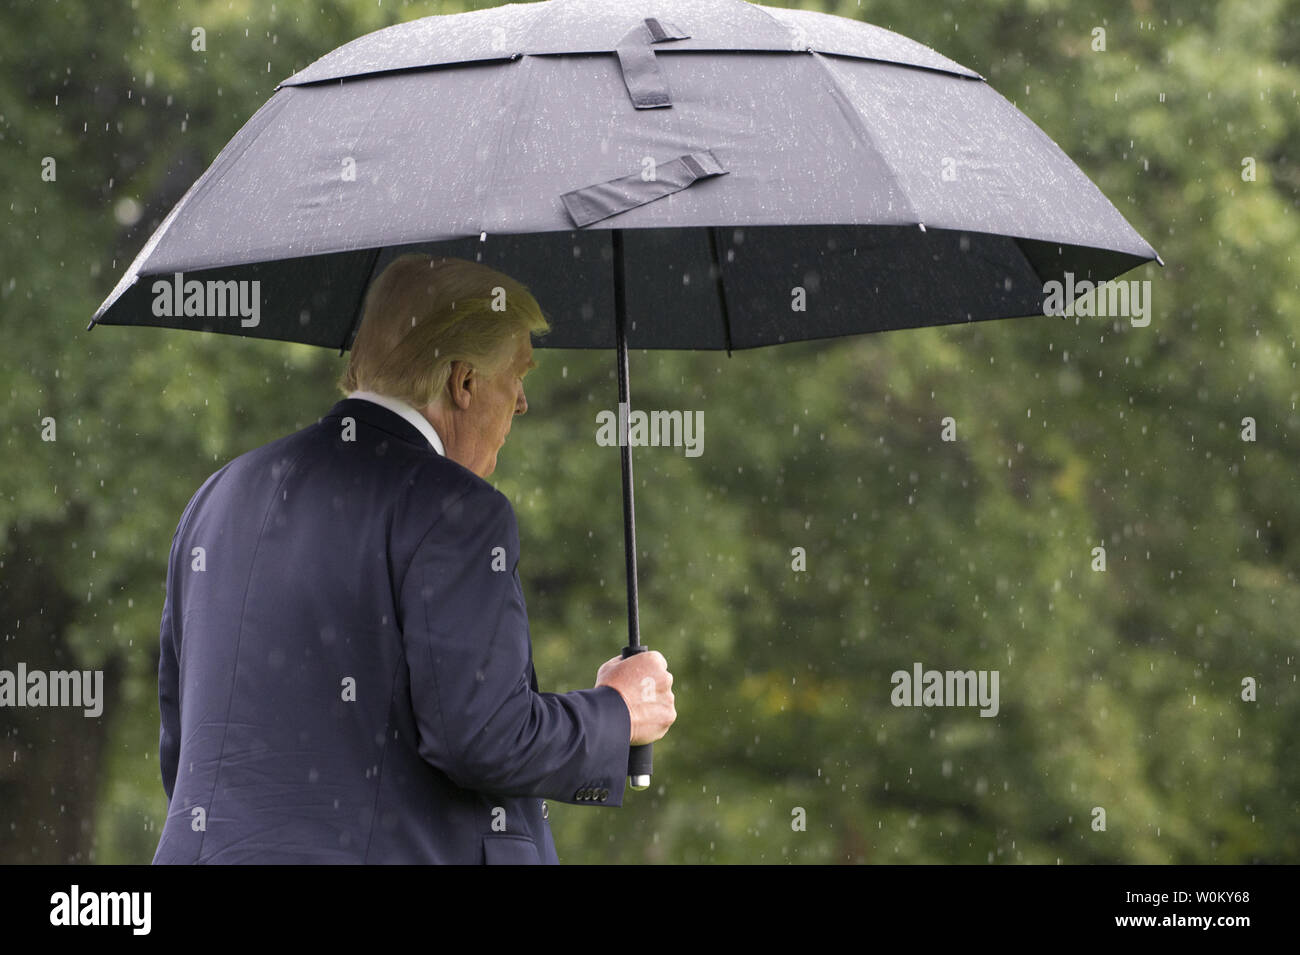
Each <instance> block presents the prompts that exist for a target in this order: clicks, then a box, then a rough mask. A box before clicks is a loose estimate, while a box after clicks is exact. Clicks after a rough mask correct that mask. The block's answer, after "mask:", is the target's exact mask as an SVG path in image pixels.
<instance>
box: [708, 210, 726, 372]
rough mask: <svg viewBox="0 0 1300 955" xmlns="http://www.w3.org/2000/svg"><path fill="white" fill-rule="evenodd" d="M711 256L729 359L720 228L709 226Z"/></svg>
mask: <svg viewBox="0 0 1300 955" xmlns="http://www.w3.org/2000/svg"><path fill="white" fill-rule="evenodd" d="M707 232H708V234H709V255H710V256H711V257H712V259H713V268H714V269H715V273H714V279H713V283H714V286H715V287H716V288H717V290H718V308H719V309H720V310H721V311H722V333H723V335H725V336H726V342H727V357H728V358H730V357H731V312H730V311H728V309H727V290H726V287H725V286H724V285H723V283H722V259H721V258H720V257H719V256H718V227H717V226H709V228H708V229H707Z"/></svg>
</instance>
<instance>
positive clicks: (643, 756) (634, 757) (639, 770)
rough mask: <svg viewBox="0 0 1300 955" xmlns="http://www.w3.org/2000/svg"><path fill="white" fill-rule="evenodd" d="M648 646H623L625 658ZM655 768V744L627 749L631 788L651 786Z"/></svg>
mask: <svg viewBox="0 0 1300 955" xmlns="http://www.w3.org/2000/svg"><path fill="white" fill-rule="evenodd" d="M646 649H647V648H646V647H643V646H641V645H640V644H637V645H636V646H635V647H624V648H623V659H624V660H626V659H627V658H628V657H631V656H635V655H636V654H638V653H644V652H645V651H646ZM653 770H654V744H653V743H646V744H645V745H644V746H629V747H628V750H627V784H628V786H629V787H630V788H632V789H635V790H636V791H637V792H640V791H641V790H643V789H649V788H650V774H651V772H653Z"/></svg>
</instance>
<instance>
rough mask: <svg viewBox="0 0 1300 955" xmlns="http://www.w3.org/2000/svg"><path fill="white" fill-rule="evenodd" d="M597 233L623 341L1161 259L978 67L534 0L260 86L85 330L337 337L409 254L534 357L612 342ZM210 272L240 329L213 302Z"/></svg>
mask: <svg viewBox="0 0 1300 955" xmlns="http://www.w3.org/2000/svg"><path fill="white" fill-rule="evenodd" d="M619 231H621V232H622V233H623V243H624V253H625V254H624V256H623V258H624V267H625V270H626V274H625V288H624V303H623V304H624V307H625V310H626V317H627V343H628V345H629V346H630V347H633V348H693V349H722V348H725V349H728V350H729V351H730V350H732V349H742V348H751V347H755V346H760V345H769V344H775V343H779V342H790V341H798V340H806V339H815V338H826V337H832V336H839V335H846V334H858V333H865V332H874V331H882V330H887V329H894V328H907V327H919V326H926V325H943V324H950V323H956V322H967V321H981V320H986V319H994V318H1006V317H1013V316H1028V315H1036V314H1042V313H1043V311H1044V307H1043V305H1044V299H1045V295H1044V285H1045V283H1047V282H1050V281H1053V280H1056V281H1061V282H1062V283H1063V284H1064V283H1066V282H1067V273H1068V274H1069V275H1070V276H1072V277H1073V278H1074V280H1075V281H1076V282H1077V281H1080V280H1083V279H1088V280H1090V281H1093V282H1096V281H1104V280H1108V279H1111V278H1114V277H1115V276H1117V275H1119V274H1121V273H1123V272H1125V271H1127V270H1129V269H1131V268H1133V267H1134V266H1137V265H1139V264H1141V263H1143V262H1146V261H1150V260H1152V259H1156V260H1158V256H1157V255H1156V253H1155V251H1154V250H1153V249H1152V248H1151V247H1150V246H1149V245H1148V244H1147V243H1146V242H1145V241H1143V239H1142V238H1141V237H1140V236H1139V235H1138V234H1137V233H1136V232H1135V231H1134V230H1133V229H1132V227H1130V226H1129V225H1128V223H1127V222H1126V221H1125V220H1124V218H1123V217H1122V216H1121V215H1120V214H1119V212H1117V211H1116V210H1115V208H1114V207H1113V206H1112V205H1111V204H1110V202H1109V201H1107V199H1106V198H1105V196H1103V195H1102V194H1101V192H1100V191H1099V190H1098V189H1097V188H1096V187H1095V186H1094V185H1093V184H1092V183H1091V182H1090V181H1089V180H1088V178H1087V177H1086V176H1085V175H1084V174H1083V173H1082V172H1081V171H1080V170H1079V169H1078V168H1077V167H1076V166H1075V165H1074V163H1072V162H1071V161H1070V159H1069V158H1068V157H1067V156H1066V155H1065V154H1064V153H1063V152H1062V151H1061V150H1060V149H1059V148H1058V147H1057V146H1056V144H1055V143H1053V142H1052V140H1051V139H1050V138H1048V136H1047V135H1046V134H1044V133H1043V132H1042V131H1041V130H1039V129H1038V128H1037V127H1036V126H1035V125H1034V124H1033V123H1032V122H1030V120H1029V119H1027V118H1026V117H1025V116H1024V115H1023V114H1022V113H1021V112H1019V111H1018V110H1017V109H1016V108H1015V107H1014V106H1012V105H1011V104H1010V103H1009V102H1008V101H1007V100H1006V99H1004V98H1003V97H1002V96H1000V95H999V94H998V93H997V92H995V91H994V90H993V89H992V88H991V87H990V86H989V85H988V84H987V83H985V82H984V80H983V79H982V78H981V77H980V76H979V74H977V73H975V72H974V71H972V70H969V69H966V68H965V67H963V66H960V65H958V64H957V63H954V62H953V61H951V60H949V59H947V58H945V57H943V56H941V55H939V54H938V53H935V52H934V51H933V50H930V49H928V48H926V47H924V46H922V45H920V44H918V43H915V42H913V41H911V40H908V39H906V38H904V37H901V36H899V35H897V34H895V33H891V32H889V31H887V30H883V29H880V28H878V27H874V26H870V25H868V24H865V23H860V22H857V21H853V20H848V19H845V18H842V17H836V16H831V15H828V14H823V13H817V12H813V11H806V10H785V9H779V8H773V7H764V6H759V5H756V4H751V3H746V2H743V0H654V2H631V3H629V2H627V0H616V2H615V0H549V2H546V3H529V4H510V5H507V6H503V7H497V8H493V9H486V10H480V11H477V12H473V13H463V14H454V15H446V16H434V17H427V18H424V19H421V20H416V21H413V22H410V23H405V24H400V25H397V26H393V27H389V28H387V29H384V30H379V31H377V32H375V33H372V34H369V35H367V36H363V37H361V38H359V39H357V40H355V41H353V42H351V43H348V44H346V45H345V46H343V47H340V48H339V49H337V50H335V51H334V52H332V53H329V54H327V55H326V56H324V57H322V58H321V59H319V60H317V61H316V62H315V63H313V64H312V65H310V66H308V67H307V68H306V69H304V70H302V71H301V72H299V73H297V74H295V75H294V76H291V77H289V78H288V79H286V80H284V81H283V82H282V83H280V85H279V86H278V87H277V88H276V90H275V93H274V95H273V96H272V97H271V98H270V100H269V101H268V102H267V103H266V104H265V106H263V108H262V109H261V110H259V111H258V112H257V113H256V114H255V115H254V116H253V117H252V119H251V120H249V122H248V123H247V125H245V126H244V128H243V129H242V130H240V132H239V133H238V135H236V136H235V138H234V139H233V140H232V141H231V142H230V143H229V145H228V146H227V147H226V148H225V149H224V150H223V151H222V152H221V154H220V155H219V156H218V157H217V159H216V161H215V162H214V163H213V164H212V166H211V168H209V169H208V170H207V172H206V173H205V174H204V175H203V176H202V177H201V178H200V179H199V180H198V181H197V182H196V183H195V184H194V186H193V187H192V188H191V189H190V190H189V191H188V192H187V193H186V194H185V196H184V197H183V198H182V199H181V201H180V202H179V203H178V204H177V205H176V207H175V208H174V209H173V210H172V212H171V214H170V215H168V216H167V218H166V219H165V220H164V222H163V223H162V224H161V226H160V227H159V228H158V230H157V231H156V232H155V233H154V235H153V236H152V237H151V238H150V240H149V241H148V243H147V244H146V245H145V247H144V249H143V250H142V251H141V252H140V254H139V256H138V257H137V258H136V260H135V262H134V263H133V264H132V265H131V267H130V269H129V270H128V272H127V273H126V275H125V276H124V277H123V278H122V280H121V282H120V283H119V284H118V285H117V287H116V288H115V289H114V290H113V292H112V293H111V294H110V295H109V297H108V299H107V300H106V301H105V302H104V303H103V305H102V306H101V307H100V308H99V310H98V311H97V312H96V314H95V316H94V319H93V320H92V325H93V324H96V323H99V324H110V325H111V324H133V325H162V326H167V327H175V328H189V329H196V330H205V331H213V332H221V333H229V334H236V335H247V336H256V337H262V338H270V339H279V340H289V341H300V342H306V343H309V344H315V345H323V346H330V347H335V348H340V349H342V348H346V347H348V346H349V345H350V343H351V340H352V337H353V335H354V334H355V332H356V325H357V322H358V320H359V318H360V308H361V302H362V297H363V294H364V292H365V289H366V287H367V286H368V284H369V283H370V281H371V279H373V278H374V277H375V276H376V275H378V274H379V272H381V271H382V270H383V268H384V266H385V265H387V264H388V262H390V261H391V260H392V259H394V258H396V257H397V256H398V255H401V254H403V253H405V252H411V251H428V252H432V253H434V254H438V255H451V256H456V257H459V258H467V259H471V260H479V261H485V262H487V263H488V264H490V265H491V266H492V267H494V268H497V269H500V270H501V271H503V272H506V273H507V274H509V275H511V276H513V277H514V278H516V279H518V280H519V281H521V282H523V283H524V284H525V285H527V286H528V287H529V288H530V290H531V291H532V292H533V293H534V295H535V296H536V297H537V299H538V301H540V302H541V303H542V305H543V308H544V310H545V311H546V312H547V314H548V317H549V318H550V319H551V321H552V324H553V329H554V330H553V332H552V333H551V334H550V335H548V336H546V338H545V339H544V340H541V341H539V342H538V343H537V344H538V347H552V348H605V347H612V346H614V345H615V327H614V322H613V321H611V316H612V315H613V314H614V312H615V301H614V299H615V289H614V278H613V259H614V255H613V234H614V233H615V232H619ZM177 273H180V275H179V276H178V275H177ZM232 279H233V280H236V281H244V282H248V283H249V285H247V286H243V287H242V288H244V289H245V290H255V294H256V298H257V301H256V303H255V304H256V312H257V314H256V315H253V314H252V311H251V309H246V310H245V311H244V312H243V313H241V314H235V313H236V311H237V310H236V309H235V308H234V307H233V306H231V305H229V304H224V307H223V302H222V288H221V287H218V288H217V289H216V295H215V300H212V287H211V285H210V284H208V283H211V282H218V283H220V282H227V281H229V280H232ZM151 280H152V281H151ZM191 280H194V281H198V282H199V283H202V285H201V286H198V287H201V288H203V289H205V291H206V294H205V295H204V296H202V297H199V298H194V297H191V296H188V295H187V294H185V285H184V283H186V282H189V281H191ZM252 282H257V283H258V284H257V285H256V286H253V285H252V284H251V283H252ZM169 286H170V287H169ZM246 294H249V293H248V292H247V291H246ZM187 303H188V304H187Z"/></svg>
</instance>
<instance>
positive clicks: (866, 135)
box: [808, 50, 924, 226]
mask: <svg viewBox="0 0 1300 955" xmlns="http://www.w3.org/2000/svg"><path fill="white" fill-rule="evenodd" d="M808 52H809V53H810V54H812V57H813V59H814V60H815V61H816V63H817V64H818V65H819V66H820V67H821V69H822V72H823V73H824V74H825V75H826V78H827V81H828V83H829V88H830V93H831V98H832V99H833V100H835V105H836V106H838V107H839V109H840V112H841V113H842V114H843V115H844V117H845V118H846V119H847V120H848V125H849V127H850V128H852V130H853V131H854V132H855V133H856V134H857V137H858V142H860V143H861V144H862V146H863V147H864V148H865V149H868V150H870V151H871V153H873V154H874V155H875V156H876V158H877V159H879V160H880V164H881V165H882V166H883V167H884V168H886V169H888V170H889V172H890V175H891V176H892V177H893V182H892V183H891V186H892V189H893V192H894V193H895V194H896V195H898V196H899V197H900V198H901V199H902V201H903V203H904V206H905V208H906V211H907V212H908V213H909V214H910V215H911V217H912V219H913V220H914V221H915V222H916V224H917V225H921V226H924V223H923V222H922V221H921V217H920V214H919V213H918V212H917V211H916V207H915V206H913V205H912V203H911V201H910V200H909V199H908V198H907V192H906V190H905V189H903V187H902V184H901V182H900V181H899V178H898V173H897V172H895V171H894V167H893V166H891V165H890V164H889V160H888V159H886V158H885V154H884V153H882V152H881V151H880V150H879V149H877V148H876V145H875V143H874V142H873V141H872V137H871V131H870V130H869V129H867V127H866V125H865V124H864V123H863V122H862V117H861V116H860V115H858V111H857V109H855V108H854V106H853V103H852V101H851V100H850V99H849V98H848V96H847V95H845V93H844V88H843V87H841V86H840V84H839V81H838V80H837V79H836V78H835V72H834V71H833V70H832V69H831V68H830V66H829V65H828V64H827V63H826V59H825V57H824V56H823V55H822V54H821V53H818V52H817V51H816V50H809V51H808Z"/></svg>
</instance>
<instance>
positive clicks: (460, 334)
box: [338, 253, 550, 408]
mask: <svg viewBox="0 0 1300 955" xmlns="http://www.w3.org/2000/svg"><path fill="white" fill-rule="evenodd" d="M549 329H550V324H549V323H548V322H547V320H546V317H545V316H544V315H543V314H542V309H541V306H539V305H538V304H537V300H536V299H535V298H533V296H532V293H531V292H529V291H528V289H527V288H526V287H525V286H524V285H522V284H521V283H519V282H516V281H515V280H514V279H512V278H510V277H509V276H508V275H503V274H502V273H500V272H497V271H495V270H494V269H490V268H488V267H487V266H486V265H480V264H478V263H476V262H467V261H465V260H464V259H452V258H434V257H432V256H429V255H422V254H414V253H413V254H409V255H403V256H401V257H400V258H398V259H395V260H394V261H393V262H392V263H391V264H390V265H389V266H388V267H387V268H386V269H384V271H383V273H382V274H381V275H380V276H379V278H378V279H376V280H375V281H374V282H373V283H372V284H371V286H370V288H369V289H368V290H367V292H366V298H365V304H364V306H363V309H362V318H361V327H360V328H359V329H358V330H357V335H356V340H355V341H353V343H352V355H351V358H350V359H349V360H348V367H347V370H346V371H345V372H344V373H343V376H342V377H341V378H340V379H339V383H338V384H339V388H340V390H342V392H343V393H344V394H345V395H346V394H350V393H351V392H353V391H358V390H360V391H375V392H378V393H380V394H384V395H389V396H390V397H393V398H398V399H400V400H402V401H405V402H407V403H408V404H410V405H413V406H414V407H416V408H423V407H424V406H425V405H428V404H432V403H433V402H434V401H436V400H437V398H438V396H439V395H440V394H441V393H442V390H443V389H444V388H445V387H446V385H447V379H448V378H449V377H450V375H451V363H452V362H453V361H463V362H468V363H469V365H470V366H471V367H472V368H473V369H474V370H475V371H476V372H478V373H479V374H483V375H487V376H491V375H494V374H496V373H497V372H498V371H500V370H501V368H503V367H504V366H505V364H506V363H507V362H508V361H509V360H510V358H511V356H512V354H513V352H512V350H511V349H510V348H509V347H508V345H509V343H510V341H511V340H512V339H513V338H514V337H515V336H516V335H518V334H519V333H520V332H522V333H524V334H530V333H531V334H537V335H541V334H545V333H546V332H547V331H548V330H549Z"/></svg>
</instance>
